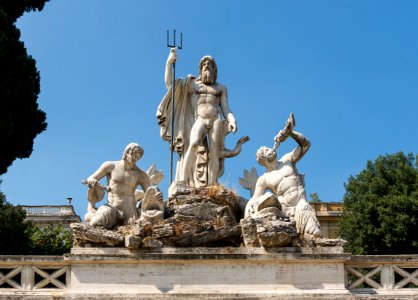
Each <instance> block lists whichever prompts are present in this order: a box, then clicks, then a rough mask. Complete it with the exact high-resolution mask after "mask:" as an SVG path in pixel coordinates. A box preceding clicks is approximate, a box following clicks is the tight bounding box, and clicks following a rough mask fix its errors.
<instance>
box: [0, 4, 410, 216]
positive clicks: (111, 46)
mask: <svg viewBox="0 0 418 300" xmlns="http://www.w3.org/2000/svg"><path fill="white" fill-rule="evenodd" d="M17 26H18V27H19V28H20V29H21V33H22V40H23V41H24V42H25V45H26V47H27V50H28V53H29V54H30V55H32V56H33V57H34V58H35V59H36V61H37V67H38V69H39V71H40V74H41V88H42V92H41V94H40V96H39V100H38V102H39V105H40V108H41V109H42V110H44V111H45V112H46V113H47V121H48V129H47V130H46V131H45V132H44V133H42V134H41V135H39V136H38V137H37V138H36V140H35V145H34V152H33V153H32V155H31V157H30V158H29V159H24V160H17V161H15V162H14V164H13V165H12V166H11V167H10V168H9V171H8V172H7V173H6V174H5V175H3V176H2V180H3V182H2V184H1V187H0V188H1V189H2V191H3V192H4V193H5V194H6V196H7V199H8V200H9V201H10V202H12V203H14V204H22V205H62V204H65V203H66V198H67V197H72V198H73V199H74V200H73V203H74V206H75V208H76V211H77V213H78V214H80V215H81V216H83V215H84V213H85V212H86V207H87V199H86V193H87V189H86V187H85V186H83V185H81V183H80V182H81V180H82V179H85V178H87V177H88V176H89V175H90V174H91V173H93V172H94V171H95V170H96V169H97V168H98V167H99V166H100V164H101V163H102V162H104V161H106V160H119V159H120V157H121V154H122V151H123V149H124V147H125V146H126V144H128V143H129V142H138V143H139V144H141V145H142V146H143V148H144V149H145V155H144V157H143V158H142V159H141V160H140V161H139V163H138V165H139V167H141V168H143V169H147V168H148V167H149V166H150V165H151V164H152V163H153V162H156V163H157V166H158V167H159V168H160V169H162V170H163V171H164V173H165V174H166V178H165V179H164V181H163V184H162V185H161V189H162V190H163V192H164V194H165V195H166V194H167V189H168V184H169V183H168V181H169V177H170V176H169V170H170V166H169V161H170V153H169V149H168V145H167V143H166V142H164V141H162V140H161V139H160V137H159V128H158V126H157V122H156V118H155V113H156V109H157V106H158V104H159V102H160V100H161V98H162V97H163V95H164V93H165V85H164V80H163V76H164V67H165V61H166V58H167V54H168V49H167V48H166V30H167V29H173V28H176V29H177V31H178V32H180V31H181V32H183V46H184V48H183V50H181V51H179V60H178V63H177V75H179V76H186V75H187V74H190V73H193V74H196V73H197V64H198V62H199V60H200V58H201V57H202V56H203V55H206V54H211V55H212V56H214V57H215V59H216V61H217V63H218V81H219V82H221V83H223V84H225V85H226V86H227V87H228V93H229V104H230V107H231V109H232V111H233V113H234V114H235V117H236V119H237V123H238V132H237V133H236V134H235V135H229V136H228V138H227V140H226V144H227V146H229V147H233V145H234V144H235V142H236V140H237V139H238V138H239V137H241V136H243V135H249V136H250V138H251V140H250V141H249V142H248V143H246V144H245V145H244V148H243V150H242V153H241V155H240V156H238V157H235V158H231V159H228V160H227V161H226V170H225V174H224V176H223V177H222V178H221V182H222V183H224V184H226V185H227V186H229V187H230V188H233V189H236V190H237V191H238V192H239V194H240V195H242V196H243V197H246V198H249V193H248V192H247V191H246V190H243V189H241V188H240V186H239V184H238V177H240V176H242V173H243V170H244V169H249V168H251V167H253V166H256V167H257V170H258V172H259V174H261V173H262V172H263V168H261V167H259V166H257V163H256V161H255V152H256V150H257V149H258V148H259V147H260V146H263V145H267V146H272V145H273V137H274V136H275V135H276V134H277V132H278V130H280V129H281V128H282V127H283V125H284V122H285V121H286V119H287V117H288V115H289V113H290V112H293V113H294V114H295V117H296V122H297V125H296V130H298V131H300V132H302V133H304V134H305V135H306V137H307V138H309V139H310V140H311V142H312V147H311V149H310V151H309V152H308V153H307V154H306V156H305V157H304V158H303V159H302V161H300V162H299V163H298V168H299V171H300V172H301V173H305V174H306V177H305V178H306V188H307V193H308V194H310V193H313V192H317V193H318V194H319V196H320V198H321V199H322V200H323V201H340V200H341V199H342V198H343V195H344V182H347V179H348V177H349V176H350V175H355V174H357V173H358V172H360V171H361V170H362V169H363V168H364V167H365V164H366V161H367V160H370V159H375V158H376V157H377V156H378V155H381V154H387V153H394V152H397V151H404V152H414V153H416V152H417V149H418V139H417V138H416V129H417V121H416V115H417V108H418V104H417V99H418V84H417V83H418V55H417V53H418V2H417V1H406V0H405V1H363V0H362V1H325V0H324V1H273V0H272V1H232V0H227V1H225V0H224V1H210V3H208V2H203V1H161V0H154V1H134V0H131V1H128V0H125V1H115V0H113V1H111V0H89V1H81V0H71V1H58V0H51V1H50V2H49V3H47V4H46V6H45V8H44V10H43V11H42V12H41V13H33V12H32V13H27V14H25V15H24V16H23V17H21V18H20V19H19V20H18V22H17ZM295 146H296V144H295V142H294V141H291V140H288V141H286V143H284V144H283V145H282V146H281V147H280V148H279V150H278V151H279V155H280V154H284V153H285V152H286V151H289V150H291V149H292V148H293V147H295Z"/></svg>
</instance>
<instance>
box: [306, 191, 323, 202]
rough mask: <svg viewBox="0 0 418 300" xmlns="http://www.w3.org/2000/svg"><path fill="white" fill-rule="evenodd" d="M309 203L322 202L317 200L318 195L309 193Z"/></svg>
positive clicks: (319, 199)
mask: <svg viewBox="0 0 418 300" xmlns="http://www.w3.org/2000/svg"><path fill="white" fill-rule="evenodd" d="M309 202H313V203H319V202H322V200H321V198H319V195H318V193H310V194H309Z"/></svg>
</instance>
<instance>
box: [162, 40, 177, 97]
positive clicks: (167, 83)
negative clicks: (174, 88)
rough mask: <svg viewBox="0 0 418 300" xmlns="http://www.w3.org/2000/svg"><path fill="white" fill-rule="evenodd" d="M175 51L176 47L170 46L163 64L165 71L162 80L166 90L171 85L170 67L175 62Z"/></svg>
mask: <svg viewBox="0 0 418 300" xmlns="http://www.w3.org/2000/svg"><path fill="white" fill-rule="evenodd" d="M176 59H177V53H176V48H171V50H170V54H169V55H168V58H167V62H166V64H165V72H164V82H165V87H166V88H167V90H168V89H169V88H170V87H171V84H172V80H173V68H172V67H171V66H172V65H173V63H175V62H176Z"/></svg>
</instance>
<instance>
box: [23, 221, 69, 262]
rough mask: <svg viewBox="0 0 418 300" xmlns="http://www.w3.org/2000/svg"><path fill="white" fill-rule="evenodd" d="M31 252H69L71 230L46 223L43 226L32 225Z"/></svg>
mask: <svg viewBox="0 0 418 300" xmlns="http://www.w3.org/2000/svg"><path fill="white" fill-rule="evenodd" d="M30 240H31V243H30V248H31V254H34V255H62V254H65V253H69V252H70V250H71V246H72V243H73V238H72V234H71V231H70V230H68V229H65V228H64V227H63V226H62V225H53V224H48V225H47V226H45V227H42V228H38V227H32V230H31V232H30Z"/></svg>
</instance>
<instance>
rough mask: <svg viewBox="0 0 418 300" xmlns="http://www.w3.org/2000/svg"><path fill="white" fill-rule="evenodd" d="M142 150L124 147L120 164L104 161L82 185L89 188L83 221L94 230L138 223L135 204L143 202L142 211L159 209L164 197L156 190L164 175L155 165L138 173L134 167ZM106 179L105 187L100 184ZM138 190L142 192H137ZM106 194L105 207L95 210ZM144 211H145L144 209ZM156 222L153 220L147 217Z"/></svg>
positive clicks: (130, 145)
mask: <svg viewBox="0 0 418 300" xmlns="http://www.w3.org/2000/svg"><path fill="white" fill-rule="evenodd" d="M143 154H144V150H143V149H142V148H141V146H139V145H138V144H136V143H130V144H128V145H127V146H126V148H125V151H124V152H123V155H122V159H121V160H120V161H106V162H104V163H103V164H102V165H101V166H100V168H99V169H98V170H97V171H96V172H94V173H93V174H92V175H90V176H89V177H88V179H87V180H85V181H83V182H82V183H83V184H86V185H87V186H88V195H87V196H88V201H89V204H88V207H87V214H86V215H85V220H86V221H87V222H89V223H90V225H93V226H103V227H105V228H108V229H110V228H113V227H114V226H115V225H117V224H124V225H126V224H130V223H133V222H134V221H136V220H137V219H138V217H139V216H138V210H137V202H138V201H140V200H143V202H144V203H147V204H146V205H144V208H150V210H154V208H155V207H156V206H158V210H161V209H162V205H158V204H156V203H157V202H159V203H161V204H162V200H163V198H162V197H163V196H162V193H161V192H160V191H159V190H158V188H157V187H155V186H153V185H156V184H158V183H160V182H161V180H162V179H163V177H164V176H163V174H162V172H161V171H159V170H157V169H156V166H155V164H154V165H153V166H151V168H149V169H148V170H147V172H145V171H143V170H142V169H140V168H139V167H138V166H137V165H136V163H137V161H138V160H140V159H141V157H142V155H143ZM104 177H106V178H107V181H108V182H107V185H104V184H102V183H100V182H99V180H100V179H102V178H104ZM138 186H140V187H141V188H142V190H137V187H138ZM105 191H107V192H108V203H107V204H106V205H102V206H101V207H99V209H96V206H95V204H96V203H97V202H100V201H101V200H102V199H103V197H104V194H105ZM144 210H146V209H144ZM160 215H161V213H160ZM146 216H147V212H145V213H144V217H146ZM149 218H152V219H155V216H151V215H150V216H149Z"/></svg>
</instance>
